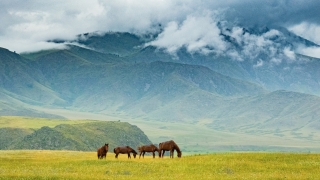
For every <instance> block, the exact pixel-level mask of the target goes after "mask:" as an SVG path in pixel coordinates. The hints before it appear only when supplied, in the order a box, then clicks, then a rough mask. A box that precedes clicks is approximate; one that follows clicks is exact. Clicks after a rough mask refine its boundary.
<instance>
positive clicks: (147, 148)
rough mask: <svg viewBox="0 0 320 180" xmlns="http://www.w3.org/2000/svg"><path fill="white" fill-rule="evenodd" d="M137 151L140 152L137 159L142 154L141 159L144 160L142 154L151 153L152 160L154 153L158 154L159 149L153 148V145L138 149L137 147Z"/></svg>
mask: <svg viewBox="0 0 320 180" xmlns="http://www.w3.org/2000/svg"><path fill="white" fill-rule="evenodd" d="M138 151H139V152H140V155H139V159H140V157H141V154H142V157H143V158H144V154H145V153H146V152H152V155H153V158H154V157H155V153H154V152H155V151H157V152H158V154H159V149H158V148H157V146H155V145H153V144H150V145H145V146H140V147H138Z"/></svg>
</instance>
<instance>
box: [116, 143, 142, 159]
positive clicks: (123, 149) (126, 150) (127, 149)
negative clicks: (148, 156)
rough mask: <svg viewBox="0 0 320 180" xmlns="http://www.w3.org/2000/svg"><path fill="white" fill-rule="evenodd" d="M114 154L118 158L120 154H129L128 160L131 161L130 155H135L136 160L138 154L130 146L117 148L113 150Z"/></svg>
mask: <svg viewBox="0 0 320 180" xmlns="http://www.w3.org/2000/svg"><path fill="white" fill-rule="evenodd" d="M113 152H114V153H115V154H116V156H115V157H116V158H118V155H119V154H128V159H129V158H130V159H131V156H130V153H132V154H133V157H134V158H136V155H137V154H138V153H137V152H136V151H135V150H134V149H132V148H131V147H130V146H122V147H116V148H114V149H113Z"/></svg>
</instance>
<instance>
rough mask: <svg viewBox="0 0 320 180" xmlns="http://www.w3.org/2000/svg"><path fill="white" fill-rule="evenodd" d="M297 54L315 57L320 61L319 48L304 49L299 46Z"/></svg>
mask: <svg viewBox="0 0 320 180" xmlns="http://www.w3.org/2000/svg"><path fill="white" fill-rule="evenodd" d="M297 52H298V53H299V54H303V55H306V56H310V57H315V58H319V59H320V47H304V46H300V47H299V48H297Z"/></svg>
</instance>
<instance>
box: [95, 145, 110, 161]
mask: <svg viewBox="0 0 320 180" xmlns="http://www.w3.org/2000/svg"><path fill="white" fill-rule="evenodd" d="M108 149H109V144H104V146H102V147H101V148H98V149H97V155H98V159H103V158H106V157H107V152H108Z"/></svg>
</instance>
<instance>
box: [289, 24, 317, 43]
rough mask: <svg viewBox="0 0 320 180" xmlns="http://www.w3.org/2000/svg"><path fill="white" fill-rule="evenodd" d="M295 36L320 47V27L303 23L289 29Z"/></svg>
mask: <svg viewBox="0 0 320 180" xmlns="http://www.w3.org/2000/svg"><path fill="white" fill-rule="evenodd" d="M288 29H289V30H290V31H292V32H294V33H295V34H297V35H299V36H301V37H303V38H305V39H308V40H310V41H313V42H314V43H316V44H318V45H320V36H319V34H320V25H319V24H314V23H307V22H302V23H300V24H295V25H293V26H290V27H289V28H288Z"/></svg>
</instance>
